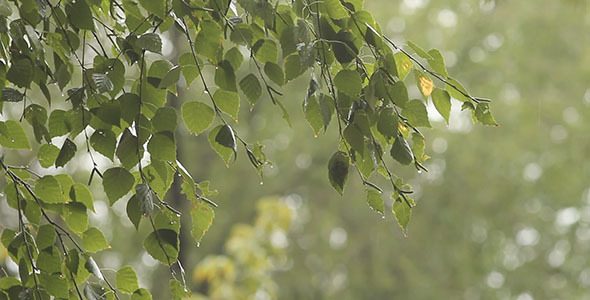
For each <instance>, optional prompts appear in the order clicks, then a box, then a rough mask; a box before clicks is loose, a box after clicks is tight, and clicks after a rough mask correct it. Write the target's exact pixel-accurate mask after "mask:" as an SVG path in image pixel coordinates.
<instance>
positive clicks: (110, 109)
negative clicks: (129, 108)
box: [96, 101, 121, 127]
mask: <svg viewBox="0 0 590 300" xmlns="http://www.w3.org/2000/svg"><path fill="white" fill-rule="evenodd" d="M96 116H97V117H98V118H99V119H101V120H102V121H103V122H105V123H107V124H110V125H114V126H117V127H121V105H120V102H119V101H109V102H104V103H102V104H101V105H100V108H98V110H97V112H96Z"/></svg>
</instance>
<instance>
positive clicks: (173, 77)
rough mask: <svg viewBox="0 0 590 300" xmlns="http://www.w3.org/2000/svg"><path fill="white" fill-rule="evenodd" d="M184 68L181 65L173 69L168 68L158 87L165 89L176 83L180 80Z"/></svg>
mask: <svg viewBox="0 0 590 300" xmlns="http://www.w3.org/2000/svg"><path fill="white" fill-rule="evenodd" d="M181 70H182V68H181V67H180V66H174V67H172V69H170V70H168V73H166V75H165V76H164V77H163V78H162V80H161V81H160V84H158V88H160V89H165V88H167V87H168V86H170V85H173V84H174V85H175V84H176V83H177V82H178V80H180V72H181Z"/></svg>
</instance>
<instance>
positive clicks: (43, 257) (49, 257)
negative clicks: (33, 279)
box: [37, 247, 62, 273]
mask: <svg viewBox="0 0 590 300" xmlns="http://www.w3.org/2000/svg"><path fill="white" fill-rule="evenodd" d="M59 252H60V251H59V250H57V247H51V248H47V249H46V250H44V251H41V252H39V256H37V268H38V269H39V270H41V271H43V272H47V273H57V272H61V267H62V258H61V256H60V253H59Z"/></svg>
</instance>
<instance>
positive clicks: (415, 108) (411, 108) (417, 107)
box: [402, 99, 432, 128]
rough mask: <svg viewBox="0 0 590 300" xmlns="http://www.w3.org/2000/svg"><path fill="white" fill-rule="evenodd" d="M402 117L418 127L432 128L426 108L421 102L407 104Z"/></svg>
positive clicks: (414, 101) (415, 101) (413, 101)
mask: <svg viewBox="0 0 590 300" xmlns="http://www.w3.org/2000/svg"><path fill="white" fill-rule="evenodd" d="M402 115H403V116H404V117H406V118H407V119H408V122H410V124H412V125H413V126H416V127H428V128H430V127H432V126H431V125H430V121H429V120H428V112H427V111H426V106H425V105H424V103H423V102H422V101H420V100H417V99H414V100H412V101H410V102H408V103H407V104H406V107H405V108H404V109H403V110H402Z"/></svg>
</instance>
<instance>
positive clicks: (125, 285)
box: [117, 266, 139, 294]
mask: <svg viewBox="0 0 590 300" xmlns="http://www.w3.org/2000/svg"><path fill="white" fill-rule="evenodd" d="M137 289H139V284H138V283H137V274H136V273H135V270H133V268H132V267H130V266H125V267H123V268H121V269H119V270H118V271H117V290H119V291H121V292H123V293H128V294H131V293H133V292H134V291H135V290H137Z"/></svg>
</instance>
